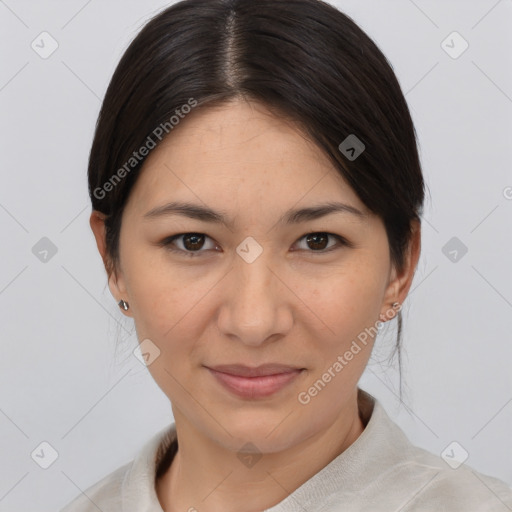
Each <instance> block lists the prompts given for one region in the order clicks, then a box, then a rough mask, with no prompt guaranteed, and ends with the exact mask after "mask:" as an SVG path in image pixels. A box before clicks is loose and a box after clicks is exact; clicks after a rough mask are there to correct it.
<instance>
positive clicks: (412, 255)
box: [380, 220, 421, 322]
mask: <svg viewBox="0 0 512 512" xmlns="http://www.w3.org/2000/svg"><path fill="white" fill-rule="evenodd" d="M411 229H412V235H411V240H410V242H409V246H408V247H407V250H406V254H405V257H404V267H403V269H402V270H401V271H397V269H396V268H395V267H394V266H393V268H392V270H391V276H390V281H389V283H388V286H387V287H386V292H385V294H384V299H383V302H382V309H381V312H380V319H381V321H383V322H386V321H388V320H391V319H392V318H393V317H394V316H395V315H396V313H398V311H399V310H400V308H401V306H402V304H403V303H404V301H405V299H406V297H407V294H408V293H409V289H410V287H411V284H412V281H413V278H414V273H415V272H416V267H417V265H418V260H419V257H420V253H421V223H420V222H419V221H417V220H414V221H412V223H411ZM395 302H399V303H400V308H398V309H394V308H393V307H392V305H393V303H395Z"/></svg>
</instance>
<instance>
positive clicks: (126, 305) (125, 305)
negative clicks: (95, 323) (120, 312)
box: [118, 299, 130, 311]
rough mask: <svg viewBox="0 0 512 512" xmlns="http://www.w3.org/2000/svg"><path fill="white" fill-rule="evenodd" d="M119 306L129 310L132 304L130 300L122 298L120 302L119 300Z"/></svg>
mask: <svg viewBox="0 0 512 512" xmlns="http://www.w3.org/2000/svg"><path fill="white" fill-rule="evenodd" d="M118 306H119V307H120V308H122V309H124V310H125V311H128V308H129V307H130V305H129V304H128V302H126V301H124V300H123V299H121V300H120V301H119V302H118Z"/></svg>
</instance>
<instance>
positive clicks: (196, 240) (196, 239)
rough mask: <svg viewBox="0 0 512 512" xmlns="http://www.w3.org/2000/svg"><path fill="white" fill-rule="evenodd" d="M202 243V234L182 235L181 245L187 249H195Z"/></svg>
mask: <svg viewBox="0 0 512 512" xmlns="http://www.w3.org/2000/svg"><path fill="white" fill-rule="evenodd" d="M203 245H204V235H200V234H197V233H187V234H186V235H183V246H184V247H185V249H186V250H187V251H196V250H198V249H201V247H203Z"/></svg>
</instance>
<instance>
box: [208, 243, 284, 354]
mask: <svg viewBox="0 0 512 512" xmlns="http://www.w3.org/2000/svg"><path fill="white" fill-rule="evenodd" d="M264 254H265V251H264V252H263V254H261V255H260V256H259V257H258V258H257V259H256V260H255V261H253V262H252V263H248V262H246V261H244V260H243V259H242V258H240V257H238V256H237V257H236V258H235V262H234V264H233V269H232V270H231V272H229V274H228V276H227V280H225V281H224V294H223V295H222V301H223V302H222V305H221V308H220V313H219V316H218V320H217V321H218V327H219V329H220V331H221V333H222V334H224V335H225V336H227V337H230V338H233V339H237V340H238V341H239V342H241V343H244V344H245V345H249V346H258V345H262V344H265V343H267V342H271V341H275V340H278V339H280V338H281V337H283V336H284V335H286V333H287V332H288V331H289V330H290V329H291V327H292V324H293V314H292V311H291V301H292V298H291V296H292V295H293V294H292V292H290V290H289V289H288V288H287V286H286V285H285V284H284V283H283V282H282V279H281V278H280V276H279V275H278V273H277V272H276V271H275V270H273V269H272V268H271V267H270V265H269V262H268V261H267V258H265V257H264Z"/></svg>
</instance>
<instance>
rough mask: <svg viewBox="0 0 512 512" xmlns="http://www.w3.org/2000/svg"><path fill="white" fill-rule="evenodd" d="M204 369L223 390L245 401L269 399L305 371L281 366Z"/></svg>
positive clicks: (265, 365)
mask: <svg viewBox="0 0 512 512" xmlns="http://www.w3.org/2000/svg"><path fill="white" fill-rule="evenodd" d="M206 368H207V369H208V370H209V372H210V373H211V375H212V376H213V377H214V378H215V380H216V381H217V382H218V383H219V384H221V385H222V387H223V388H224V389H226V390H227V391H229V392H230V393H231V394H234V395H236V396H237V397H239V398H245V399H257V398H266V397H269V396H271V395H273V394H275V393H277V392H278V391H280V390H282V389H284V388H285V387H286V386H288V385H289V384H291V383H292V382H293V381H294V380H295V379H297V377H298V376H299V375H301V374H302V372H303V371H304V370H305V368H297V367H292V366H288V365H282V364H264V365H261V366H257V367H250V366H245V365H238V364H230V365H220V366H213V367H208V366H206Z"/></svg>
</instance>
